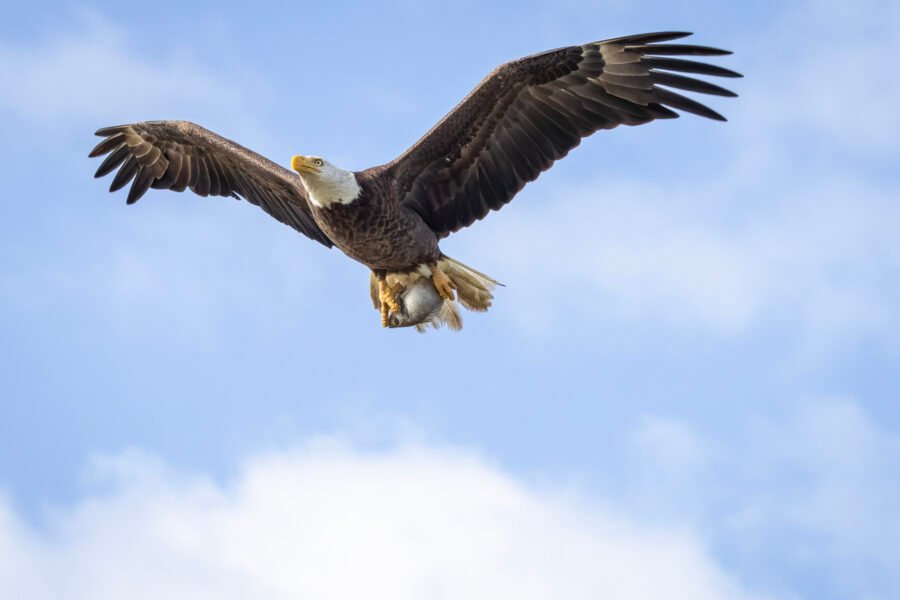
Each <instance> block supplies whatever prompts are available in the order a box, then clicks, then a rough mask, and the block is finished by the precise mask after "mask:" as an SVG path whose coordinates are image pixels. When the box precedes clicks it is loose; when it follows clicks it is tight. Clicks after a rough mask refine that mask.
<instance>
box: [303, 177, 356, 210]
mask: <svg viewBox="0 0 900 600" xmlns="http://www.w3.org/2000/svg"><path fill="white" fill-rule="evenodd" d="M303 185H304V187H306V192H307V193H308V194H309V201H310V202H312V203H313V204H314V205H315V206H317V207H319V208H328V207H330V206H332V205H334V204H350V203H351V202H353V201H354V200H356V199H357V198H359V194H360V192H361V191H362V188H360V186H359V182H358V181H357V180H356V175H355V174H354V173H353V172H352V171H343V170H337V169H335V171H334V172H331V173H328V175H327V176H312V177H310V176H306V177H303Z"/></svg>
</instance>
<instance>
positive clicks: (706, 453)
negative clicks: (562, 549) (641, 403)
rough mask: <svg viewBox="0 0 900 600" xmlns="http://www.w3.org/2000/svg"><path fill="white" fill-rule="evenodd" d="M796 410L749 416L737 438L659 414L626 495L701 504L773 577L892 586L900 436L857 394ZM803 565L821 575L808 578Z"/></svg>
mask: <svg viewBox="0 0 900 600" xmlns="http://www.w3.org/2000/svg"><path fill="white" fill-rule="evenodd" d="M785 413H786V414H785V415H784V416H782V417H781V418H777V417H774V416H773V417H766V418H762V417H760V416H758V415H757V416H753V417H749V418H747V419H746V427H745V429H744V430H743V431H740V432H737V433H731V434H729V435H728V437H727V439H726V438H723V437H722V436H721V435H719V434H718V433H717V432H714V431H704V430H702V429H699V428H698V427H696V426H695V425H691V424H688V423H686V422H682V421H679V420H678V419H665V418H661V417H660V416H658V415H654V416H648V417H647V419H646V420H645V421H644V423H643V424H642V425H641V426H640V427H639V428H638V429H637V430H636V431H635V432H634V433H633V435H632V439H631V451H630V452H628V453H626V455H627V456H629V458H628V459H627V461H626V464H627V465H628V468H629V473H630V474H629V476H628V477H626V482H625V483H624V485H623V490H624V491H623V495H622V501H624V502H626V503H627V504H629V505H630V506H632V507H634V508H635V510H637V511H639V512H640V513H641V514H643V515H644V516H645V517H646V518H657V519H662V520H668V519H671V518H674V517H676V516H677V517H680V518H682V519H683V518H686V517H687V516H688V515H693V520H694V523H695V524H696V526H697V527H698V528H700V529H701V530H704V531H705V532H706V533H707V534H708V535H709V538H708V539H712V540H716V541H715V547H716V548H717V549H718V550H720V551H721V552H723V554H725V555H728V556H730V557H732V563H733V564H736V565H737V566H738V569H739V571H740V572H741V573H742V574H743V575H744V576H745V577H749V579H750V580H751V581H757V582H765V585H766V589H775V590H778V591H787V590H788V589H790V588H800V587H805V588H806V589H807V590H810V591H814V592H815V594H814V595H816V596H817V597H834V598H838V597H846V596H849V595H853V596H860V597H872V598H879V597H888V595H889V594H887V595H885V591H886V590H888V589H890V588H891V587H892V586H893V585H895V584H896V572H895V569H894V568H893V565H895V564H896V563H897V561H898V560H900V543H898V540H900V509H898V506H900V503H898V500H900V484H898V482H897V480H896V477H895V476H894V472H895V471H896V465H897V464H898V463H900V437H898V436H897V435H896V434H895V433H893V432H891V431H889V430H885V429H883V428H882V427H880V426H879V425H878V424H877V423H875V422H874V421H873V420H872V417H871V415H869V414H868V413H867V412H866V411H865V410H864V409H863V408H862V407H861V405H859V404H858V403H856V402H854V401H853V400H849V399H834V398H831V399H829V398H825V399H818V400H815V401H812V400H810V401H804V402H801V403H798V404H794V405H791V408H790V409H787V410H786V411H785ZM804 569H811V570H812V571H813V572H815V573H817V575H816V578H815V581H805V582H799V581H797V579H798V578H799V577H802V575H800V574H801V573H802V572H803V570H804ZM791 579H794V581H793V582H791V581H790V580H791Z"/></svg>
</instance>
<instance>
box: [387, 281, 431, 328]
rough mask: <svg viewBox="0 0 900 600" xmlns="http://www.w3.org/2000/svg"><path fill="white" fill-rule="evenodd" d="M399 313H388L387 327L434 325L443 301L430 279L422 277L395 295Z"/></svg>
mask: <svg viewBox="0 0 900 600" xmlns="http://www.w3.org/2000/svg"><path fill="white" fill-rule="evenodd" d="M397 301H398V303H399V304H400V309H401V310H400V312H399V313H395V312H394V311H390V312H389V313H388V327H391V328H394V327H412V326H413V325H425V324H428V323H434V322H435V321H436V320H437V319H438V317H439V316H440V313H441V308H442V306H443V304H444V299H443V298H441V296H440V295H439V294H438V292H437V290H436V289H435V287H434V284H433V283H432V282H431V279H430V278H426V277H422V278H419V279H417V280H416V281H414V282H413V283H411V284H409V285H408V286H407V287H406V289H404V290H403V291H402V292H400V293H399V294H398V295H397Z"/></svg>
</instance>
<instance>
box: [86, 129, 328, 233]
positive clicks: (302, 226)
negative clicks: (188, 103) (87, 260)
mask: <svg viewBox="0 0 900 600" xmlns="http://www.w3.org/2000/svg"><path fill="white" fill-rule="evenodd" d="M97 135H99V136H103V137H104V138H106V139H104V140H103V141H102V142H100V143H99V144H97V147H96V148H94V149H93V151H91V153H90V156H91V157H92V158H93V157H96V156H102V155H104V154H109V156H107V157H106V159H105V160H104V161H103V163H102V164H101V165H100V168H98V169H97V173H96V175H95V177H103V176H104V175H107V174H109V173H110V172H112V171H113V170H115V169H116V168H119V172H118V173H116V176H115V177H114V178H113V181H112V185H110V188H109V191H111V192H114V191H116V190H118V189H121V188H122V187H124V186H125V185H127V184H128V182H130V181H132V179H133V180H134V183H132V184H131V189H130V190H129V192H128V200H127V202H128V204H133V203H134V202H137V201H138V199H140V197H141V196H143V195H144V193H145V192H146V191H147V190H148V189H149V188H154V189H167V190H173V191H176V192H181V191H184V190H185V188H190V189H191V191H192V192H194V193H195V194H199V195H200V196H233V197H236V198H237V197H241V198H245V199H246V200H248V201H249V202H251V203H253V204H255V205H257V206H259V207H260V208H262V209H263V210H264V211H266V212H267V213H269V215H271V216H272V217H275V218H276V219H278V220H279V221H281V222H282V223H285V224H286V225H290V226H291V227H293V228H294V229H296V230H297V231H299V232H300V233H302V234H304V235H306V236H307V237H309V238H311V239H313V240H316V241H317V242H320V243H322V244H324V245H325V246H327V247H329V248H330V247H331V246H332V245H333V244H332V242H331V240H330V239H328V236H326V235H325V233H324V232H323V231H322V230H321V229H319V226H318V225H317V224H316V222H315V220H314V219H313V217H312V214H311V213H310V210H309V205H308V204H307V201H306V191H305V190H304V188H303V184H302V183H301V182H300V178H299V177H298V176H297V174H296V173H293V172H291V171H289V170H288V169H285V168H283V167H280V166H279V165H277V164H275V163H273V162H272V161H270V160H268V159H266V158H265V157H263V156H260V155H259V154H256V153H255V152H252V151H250V150H248V149H247V148H244V147H243V146H241V145H239V144H236V143H234V142H232V141H231V140H228V139H225V138H223V137H222V136H220V135H216V134H215V133H213V132H212V131H209V130H208V129H204V128H203V127H200V126H199V125H195V124H194V123H189V122H187V121H144V122H141V123H135V124H133V125H118V126H115V127H106V128H104V129H100V130H99V131H97Z"/></svg>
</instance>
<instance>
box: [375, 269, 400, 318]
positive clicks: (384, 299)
mask: <svg viewBox="0 0 900 600" xmlns="http://www.w3.org/2000/svg"><path fill="white" fill-rule="evenodd" d="M378 299H379V300H380V301H381V326H382V327H387V326H388V315H389V312H390V311H393V312H395V313H400V312H401V308H400V303H399V302H397V295H396V291H395V290H394V289H392V288H391V287H390V286H389V285H388V284H387V281H385V280H384V279H380V278H379V279H378Z"/></svg>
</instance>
